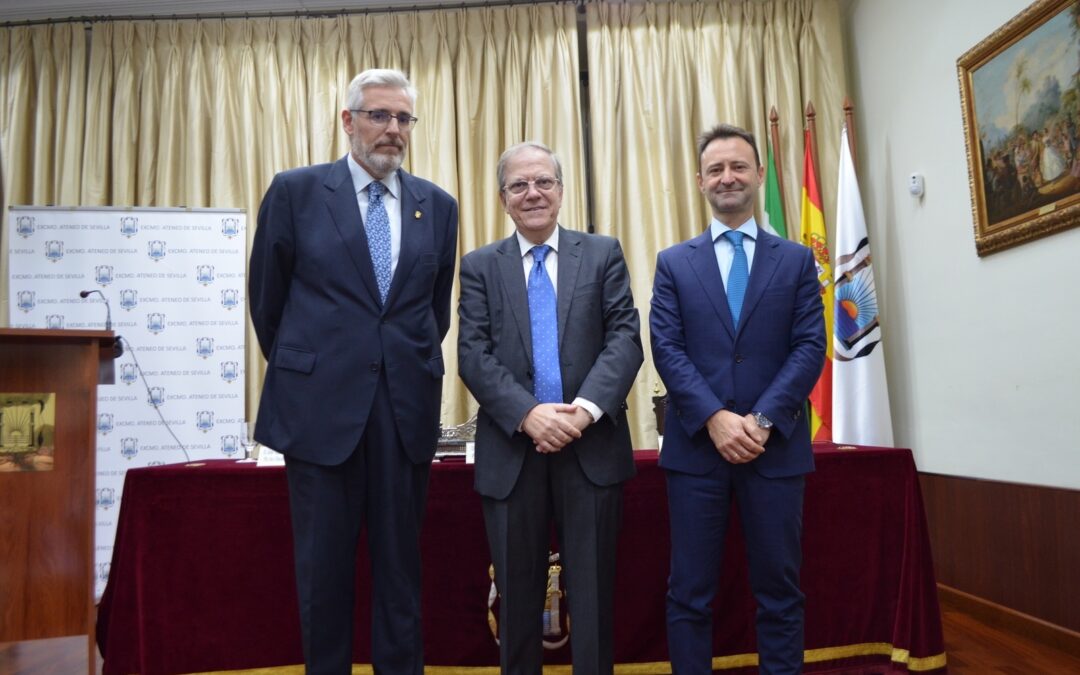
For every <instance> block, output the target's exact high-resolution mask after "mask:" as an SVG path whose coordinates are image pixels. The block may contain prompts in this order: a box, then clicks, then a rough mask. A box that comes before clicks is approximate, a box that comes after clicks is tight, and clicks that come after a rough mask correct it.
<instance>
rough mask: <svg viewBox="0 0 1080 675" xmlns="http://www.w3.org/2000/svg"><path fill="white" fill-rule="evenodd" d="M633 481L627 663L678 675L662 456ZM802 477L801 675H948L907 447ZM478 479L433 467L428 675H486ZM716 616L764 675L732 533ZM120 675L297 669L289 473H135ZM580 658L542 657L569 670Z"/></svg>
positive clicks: (247, 467) (624, 546) (121, 551)
mask: <svg viewBox="0 0 1080 675" xmlns="http://www.w3.org/2000/svg"><path fill="white" fill-rule="evenodd" d="M637 456H638V460H637V466H638V475H637V477H635V478H634V479H632V480H631V481H629V482H628V483H627V484H626V490H625V503H624V513H623V528H622V531H621V533H620V539H619V567H618V572H617V577H616V601H615V617H616V618H615V642H616V654H615V660H616V662H617V663H618V664H619V666H617V670H616V672H619V673H624V674H637V673H642V674H644V673H670V666H669V665H668V663H667V658H668V657H667V646H666V643H665V629H664V594H665V591H666V583H667V573H668V546H669V540H668V522H667V517H668V516H667V502H666V489H665V483H664V476H663V471H661V470H660V469H659V468H658V467H657V465H656V453H655V452H648V451H642V452H639V453H637ZM816 459H817V471H816V472H815V473H813V474H811V475H810V476H808V479H807V488H806V502H805V516H804V536H803V549H804V563H803V574H802V585H803V589H804V590H805V592H806V650H807V651H806V660H807V664H806V671H807V672H825V671H828V672H867V673H869V672H875V673H880V672H890V671H906V670H910V671H931V670H936V669H941V668H943V667H944V664H945V656H944V646H943V641H942V633H941V618H940V612H939V609H938V602H937V595H936V587H935V583H934V571H933V563H932V561H931V557H930V547H929V540H928V538H927V531H926V522H925V515H924V513H923V505H922V497H921V495H920V492H919V483H918V479H917V475H916V472H915V465H914V462H913V460H912V456H911V452H910V451H909V450H896V449H875V448H861V449H857V450H840V449H824V450H822V451H819V452H818V453H817V454H816ZM472 480H473V472H472V467H471V466H468V465H466V464H464V463H459V462H443V463H438V462H437V463H436V464H435V466H434V467H433V470H432V473H431V484H430V489H429V497H428V509H427V516H426V520H425V523H424V533H423V562H424V589H423V627H424V642H425V660H426V663H427V664H428V671H427V672H428V673H433V674H439V675H451V674H458V673H461V674H467V673H476V674H479V673H492V672H497V671H493V670H492V669H491V668H490V666H493V665H497V663H498V648H497V646H496V644H495V642H494V640H493V638H492V635H491V632H490V630H489V627H488V592H489V589H490V586H491V581H490V577H489V576H488V566H489V562H490V558H489V555H488V549H487V543H486V540H485V538H484V527H483V518H482V515H481V510H480V498H479V497H478V496H477V494H476V493H475V492H473V489H472ZM732 523H733V527H732V532H731V536H730V537H729V541H728V545H727V549H726V553H725V562H724V565H723V569H722V570H721V571H720V574H721V575H722V576H721V585H720V593H719V595H718V597H717V600H716V603H715V605H714V615H715V650H714V654H715V655H716V658H715V659H714V662H713V664H714V668H716V669H717V670H719V671H721V672H725V673H735V672H753V670H754V666H755V664H756V654H755V637H754V625H753V616H754V603H753V599H752V597H751V595H750V592H749V590H748V586H747V570H746V561H745V549H744V543H743V538H742V532H741V529H740V527H739V525H738V520H737V519H734V520H733V521H732ZM360 549H361V553H360V563H359V564H358V566H357V579H358V585H357V589H358V593H357V602H356V615H357V621H356V641H355V644H356V649H355V658H354V661H355V662H356V663H361V664H364V663H369V662H370V658H369V655H370V653H371V651H370V630H369V626H368V623H369V616H370V593H369V591H368V584H369V582H368V578H369V569H368V563H367V557H366V552H365V546H364V545H363V544H361V547H360ZM97 635H98V642H99V645H100V646H101V651H102V654H103V656H104V659H105V666H104V672H105V673H106V674H109V673H122V674H126V673H142V674H143V675H153V674H157V673H199V672H211V671H225V670H237V669H247V668H269V667H274V666H287V665H295V664H298V663H301V662H302V660H303V659H302V655H301V646H300V627H299V622H298V618H297V609H296V593H295V590H294V581H293V564H292V537H291V533H290V527H289V512H288V496H287V488H286V483H285V472H284V469H283V468H279V467H275V468H259V467H256V466H254V465H253V464H241V463H237V462H234V461H231V460H221V461H209V462H204V463H196V464H191V465H173V466H159V467H148V468H141V469H133V470H131V471H129V472H128V474H127V480H126V481H125V484H124V495H123V501H122V505H121V509H120V515H119V524H118V528H117V534H116V544H115V549H114V553H113V561H112V565H111V569H110V573H109V582H108V586H107V588H106V590H105V595H104V597H103V598H102V601H101V605H100V608H99V613H98V626H97ZM569 652H570V648H569V645H566V646H563V647H561V648H558V649H554V650H550V651H548V652H547V653H546V656H547V663H551V664H558V663H568V662H569Z"/></svg>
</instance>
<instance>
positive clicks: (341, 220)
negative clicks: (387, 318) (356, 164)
mask: <svg viewBox="0 0 1080 675" xmlns="http://www.w3.org/2000/svg"><path fill="white" fill-rule="evenodd" d="M323 187H325V188H326V189H327V190H328V191H329V192H328V194H327V197H326V207H327V209H329V211H330V216H331V218H332V219H333V221H334V227H336V228H337V231H338V235H339V236H340V237H341V240H342V241H343V242H344V243H345V250H346V251H348V252H349V257H350V258H352V261H353V265H355V266H356V271H357V272H358V273H359V274H360V278H361V279H362V280H363V282H364V285H365V286H367V290H368V293H370V294H371V297H372V299H373V300H374V301H375V304H376V305H378V304H379V302H380V300H379V284H378V282H377V281H375V269H374V266H373V265H372V263H371V252H370V250H369V249H368V241H367V235H366V234H365V233H364V220H363V218H362V217H361V216H360V207H359V206H358V205H357V202H356V190H355V188H354V186H353V182H352V174H350V173H349V165H348V163H347V161H346V159H345V158H344V157H342V158H341V159H339V160H338V161H336V162H334V164H333V166H332V167H330V173H328V174H327V175H326V180H325V181H324V182H323Z"/></svg>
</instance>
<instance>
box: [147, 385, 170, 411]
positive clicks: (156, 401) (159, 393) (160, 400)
mask: <svg viewBox="0 0 1080 675" xmlns="http://www.w3.org/2000/svg"><path fill="white" fill-rule="evenodd" d="M146 402H147V403H149V404H150V405H152V406H153V407H155V408H157V407H158V406H162V405H165V387H150V393H149V394H148V395H147V398H146Z"/></svg>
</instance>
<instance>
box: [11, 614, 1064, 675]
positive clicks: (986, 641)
mask: <svg viewBox="0 0 1080 675" xmlns="http://www.w3.org/2000/svg"><path fill="white" fill-rule="evenodd" d="M941 619H942V627H943V629H944V631H945V647H946V651H947V652H948V660H949V672H950V673H971V674H972V675H974V674H978V675H992V674H999V675H1030V674H1032V673H1039V674H1057V673H1062V674H1065V673H1080V656H1076V655H1070V654H1067V653H1065V652H1062V651H1058V650H1056V649H1054V648H1052V647H1049V646H1046V645H1043V644H1041V643H1039V642H1035V641H1033V640H1029V639H1026V638H1023V637H1020V636H1017V635H1013V634H1010V633H1006V632H1003V631H1001V630H998V629H996V628H993V627H992V626H989V625H987V624H985V623H981V622H980V621H979V620H977V619H976V618H974V617H972V616H971V615H970V614H966V613H964V612H963V611H962V610H960V609H958V608H955V607H951V606H949V605H948V604H944V603H943V604H942V609H941ZM86 651H87V648H86V638H80V637H74V638H57V639H55V640H36V641H33V642H19V643H7V644H2V643H0V675H78V674H80V673H86V672H87V670H86ZM97 672H98V673H100V672H101V658H100V657H98V662H97Z"/></svg>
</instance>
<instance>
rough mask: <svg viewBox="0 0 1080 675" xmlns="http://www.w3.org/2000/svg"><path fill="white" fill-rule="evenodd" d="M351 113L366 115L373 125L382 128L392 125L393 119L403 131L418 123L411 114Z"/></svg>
mask: <svg viewBox="0 0 1080 675" xmlns="http://www.w3.org/2000/svg"><path fill="white" fill-rule="evenodd" d="M349 112H353V113H364V114H365V115H367V118H368V119H369V120H371V123H372V124H375V125H377V126H380V127H385V126H386V125H387V124H390V120H392V119H394V120H397V123H398V127H399V128H401V129H408V128H410V127H411V126H412V125H413V124H415V123H416V118H415V117H413V116H412V115H410V114H409V113H398V114H396V115H395V114H394V113H392V112H389V111H386V110H360V109H356V110H349Z"/></svg>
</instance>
